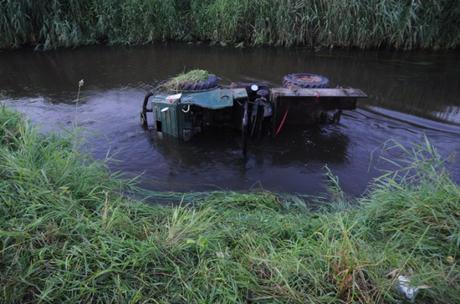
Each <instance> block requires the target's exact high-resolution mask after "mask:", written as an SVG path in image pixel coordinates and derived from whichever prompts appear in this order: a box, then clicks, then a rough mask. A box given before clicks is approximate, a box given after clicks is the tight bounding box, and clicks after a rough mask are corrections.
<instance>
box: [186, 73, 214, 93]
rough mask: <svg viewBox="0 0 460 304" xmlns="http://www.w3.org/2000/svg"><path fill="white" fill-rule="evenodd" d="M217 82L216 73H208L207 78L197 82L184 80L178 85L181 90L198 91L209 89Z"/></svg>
mask: <svg viewBox="0 0 460 304" xmlns="http://www.w3.org/2000/svg"><path fill="white" fill-rule="evenodd" d="M218 84H219V78H218V77H217V76H216V75H212V74H211V75H209V76H208V79H206V80H202V81H198V82H185V83H183V84H181V85H180V89H181V90H183V91H200V90H209V89H212V88H215V87H217V85H218Z"/></svg>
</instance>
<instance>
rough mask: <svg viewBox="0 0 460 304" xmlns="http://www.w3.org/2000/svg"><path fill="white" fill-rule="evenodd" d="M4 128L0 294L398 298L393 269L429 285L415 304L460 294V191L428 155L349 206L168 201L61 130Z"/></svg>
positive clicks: (213, 299) (1, 121)
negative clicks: (141, 189) (138, 191)
mask: <svg viewBox="0 0 460 304" xmlns="http://www.w3.org/2000/svg"><path fill="white" fill-rule="evenodd" d="M0 126H2V128H1V129H0V130H1V132H2V133H1V136H2V137H1V143H0V299H1V301H0V302H2V303H31V302H44V303H61V302H65V303H75V302H85V303H89V302H91V303H147V302H152V303H235V302H256V303H257V302H262V303H273V302H275V303H280V302H289V303H343V302H346V303H400V302H401V297H402V296H401V295H400V294H398V292H397V291H396V288H395V278H394V277H392V276H387V275H388V274H389V273H392V274H399V273H400V274H404V275H406V276H409V277H410V278H411V282H412V284H414V285H420V284H424V285H428V286H430V288H428V289H424V290H422V291H421V292H420V294H419V295H418V296H417V297H418V300H420V301H421V302H424V303H454V302H456V301H457V299H458V298H459V296H460V266H459V262H460V259H459V257H460V256H459V253H460V251H459V250H460V187H459V186H458V185H456V184H455V183H454V182H453V181H452V180H451V179H450V178H449V176H448V175H447V174H446V173H445V172H444V171H443V170H440V167H439V166H438V163H439V162H438V160H437V159H432V158H428V157H427V158H426V159H425V161H423V163H422V162H421V163H420V165H421V166H418V167H419V168H421V169H422V170H423V171H418V176H417V178H416V179H412V180H410V182H405V181H404V180H403V179H402V178H401V176H406V177H407V175H404V174H403V175H401V174H398V175H389V174H388V175H386V176H384V177H382V178H381V179H380V180H378V181H376V183H375V184H374V185H373V187H372V189H371V192H370V194H369V195H368V196H367V197H365V198H363V199H361V200H360V201H359V202H358V205H357V206H355V207H354V208H351V209H348V210H341V211H320V212H312V211H308V209H305V208H301V207H299V204H290V203H292V202H289V201H285V200H281V199H280V198H278V197H277V196H275V195H273V194H270V193H246V194H244V193H228V194H226V193H215V194H212V195H208V196H201V198H199V199H198V200H196V201H194V202H193V205H182V206H176V207H166V206H160V205H147V204H145V203H142V202H138V201H132V200H130V199H129V198H126V197H124V196H123V195H122V193H123V190H124V189H125V188H126V187H129V185H127V184H126V183H124V182H123V181H120V180H119V179H117V178H116V177H113V176H111V175H110V174H109V173H108V171H107V170H106V169H105V168H104V166H103V164H101V163H99V162H93V161H91V160H90V159H88V158H87V157H85V156H84V155H82V154H80V153H78V152H76V151H74V150H72V147H73V146H72V144H71V142H70V141H69V140H70V139H65V138H60V137H56V136H49V137H45V136H43V135H40V134H38V133H37V131H36V130H35V128H33V127H31V126H29V125H28V124H27V123H26V122H25V121H24V120H23V119H22V118H21V117H20V116H19V115H18V114H16V113H14V112H11V111H9V110H7V109H5V108H1V109H0ZM414 151H415V152H417V153H419V152H420V153H425V154H424V155H425V156H427V154H426V150H423V151H424V152H422V150H420V151H417V150H414ZM415 157H418V159H419V160H420V159H421V158H420V155H415ZM399 172H402V171H399ZM397 176H399V177H397ZM405 180H406V181H408V180H407V179H405ZM340 197H341V196H340ZM339 199H340V200H342V199H343V197H342V198H339ZM288 206H291V207H288Z"/></svg>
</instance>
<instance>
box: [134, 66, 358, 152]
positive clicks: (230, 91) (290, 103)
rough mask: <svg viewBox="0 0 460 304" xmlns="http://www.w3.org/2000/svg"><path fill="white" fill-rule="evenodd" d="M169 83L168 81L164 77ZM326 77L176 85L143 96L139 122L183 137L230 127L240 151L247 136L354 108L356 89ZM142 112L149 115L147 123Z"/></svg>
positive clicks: (211, 79) (327, 119) (334, 119)
mask: <svg viewBox="0 0 460 304" xmlns="http://www.w3.org/2000/svg"><path fill="white" fill-rule="evenodd" d="M170 81H171V80H170ZM328 84H329V80H328V79H327V78H325V77H324V76H320V75H315V74H307V73H300V74H289V75H286V76H285V77H284V81H283V87H280V88H270V87H268V86H266V85H263V84H257V83H250V84H232V85H229V86H219V85H218V84H217V77H215V76H214V75H208V76H207V78H205V79H204V80H198V81H194V82H192V83H190V82H189V83H187V82H185V84H179V85H177V84H176V88H175V90H174V91H172V90H165V89H162V88H161V86H160V87H159V89H158V90H156V91H154V92H150V93H148V94H147V95H146V96H145V98H144V103H143V108H142V112H141V123H142V125H143V126H144V127H145V128H153V129H154V130H156V132H159V133H161V134H165V135H168V136H172V137H175V138H178V139H180V140H183V141H188V140H190V139H191V138H193V136H194V135H196V134H198V133H203V132H206V130H207V129H209V128H221V127H226V128H234V129H236V130H239V131H240V132H241V133H240V134H241V136H242V141H243V148H244V151H245V150H246V145H247V141H248V139H250V138H260V137H262V136H265V135H270V136H278V135H279V134H280V133H281V131H282V129H283V127H284V126H285V125H288V124H291V125H292V124H294V125H299V126H301V125H311V124H316V123H338V122H339V121H340V116H341V113H342V111H343V110H354V109H356V104H357V99H359V98H365V97H367V96H366V94H365V93H363V92H362V91H361V90H359V89H352V88H329V87H328ZM148 113H152V114H153V115H152V123H150V124H149V119H148V118H147V115H148Z"/></svg>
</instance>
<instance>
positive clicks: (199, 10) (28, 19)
mask: <svg viewBox="0 0 460 304" xmlns="http://www.w3.org/2000/svg"><path fill="white" fill-rule="evenodd" d="M458 20H460V4H459V2H458V1H456V0H424V1H393V0H368V1H357V0H332V1H329V0H328V1H326V0H251V1H248V0H127V1H120V0H118V1H109V0H52V1H30V0H17V1H0V32H1V33H2V35H1V36H0V48H14V47H20V46H23V45H34V46H36V47H37V48H39V49H50V48H56V47H74V46H79V45H85V44H95V43H108V44H144V43H151V42H154V41H169V40H174V41H210V42H213V43H222V44H231V45H236V46H245V45H246V46H254V45H283V46H293V45H301V46H307V47H358V48H383V47H386V48H395V49H417V48H424V49H446V48H456V47H457V46H458V45H459V41H460V25H459V23H458Z"/></svg>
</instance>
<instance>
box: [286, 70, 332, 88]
mask: <svg viewBox="0 0 460 304" xmlns="http://www.w3.org/2000/svg"><path fill="white" fill-rule="evenodd" d="M305 76H307V77H316V78H318V79H319V80H318V81H311V80H306V79H302V77H305ZM283 86H284V87H285V88H292V87H297V88H304V89H315V88H328V87H329V79H328V78H327V77H324V76H322V75H318V74H310V73H293V74H288V75H286V76H284V77H283Z"/></svg>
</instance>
